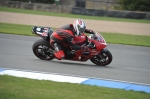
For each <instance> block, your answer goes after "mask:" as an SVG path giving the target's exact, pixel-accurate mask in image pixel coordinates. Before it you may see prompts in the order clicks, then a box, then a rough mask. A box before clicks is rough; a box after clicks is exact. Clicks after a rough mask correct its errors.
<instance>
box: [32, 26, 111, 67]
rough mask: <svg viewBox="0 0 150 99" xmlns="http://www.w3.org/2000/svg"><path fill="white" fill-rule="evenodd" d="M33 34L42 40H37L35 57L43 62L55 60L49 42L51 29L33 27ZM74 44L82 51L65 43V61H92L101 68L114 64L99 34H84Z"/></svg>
mask: <svg viewBox="0 0 150 99" xmlns="http://www.w3.org/2000/svg"><path fill="white" fill-rule="evenodd" d="M32 33H33V34H36V35H38V36H40V37H42V39H39V40H37V41H36V42H35V43H34V44H33V46H32V50H33V53H34V54H35V56H37V57H38V58H39V59H42V60H52V59H55V56H54V54H53V53H54V49H53V47H51V45H50V43H49V40H50V36H51V34H52V33H53V30H52V29H51V28H50V27H36V26H33V27H32ZM74 42H75V43H76V44H77V45H79V46H81V50H76V51H75V50H72V49H71V48H70V46H69V44H67V43H65V42H63V43H62V48H63V51H64V53H65V57H64V58H63V59H65V60H73V61H82V62H85V61H87V60H90V61H91V62H92V63H94V64H96V65H99V66H106V65H108V64H110V63H111V62H112V59H113V57H112V54H111V53H110V51H109V50H108V49H107V47H106V46H107V44H106V41H105V39H104V38H103V36H102V35H101V34H99V33H97V32H96V33H95V34H90V35H88V36H87V35H86V34H85V33H82V34H81V35H80V36H75V38H74ZM85 46H88V47H89V49H88V50H84V47H85Z"/></svg>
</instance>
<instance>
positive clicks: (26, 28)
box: [0, 23, 150, 46]
mask: <svg viewBox="0 0 150 99" xmlns="http://www.w3.org/2000/svg"><path fill="white" fill-rule="evenodd" d="M31 29H32V26H30V25H20V24H9V23H0V32H1V33H8V34H18V35H28V36H34V35H35V34H32V33H31ZM53 29H55V28H53ZM101 34H102V35H103V36H104V38H105V40H106V42H107V43H114V44H128V45H138V46H150V36H138V35H129V34H116V33H101Z"/></svg>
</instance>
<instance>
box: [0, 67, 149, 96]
mask: <svg viewBox="0 0 150 99" xmlns="http://www.w3.org/2000/svg"><path fill="white" fill-rule="evenodd" d="M0 75H11V76H16V77H25V78H30V79H37V80H51V81H57V82H69V83H79V84H88V85H94V86H103V87H109V88H118V89H124V90H133V91H144V92H147V93H150V85H144V84H137V83H131V82H123V81H114V80H106V79H93V78H86V77H77V76H70V75H60V74H54V73H50V74H49V73H41V72H35V71H23V70H12V69H3V68H0Z"/></svg>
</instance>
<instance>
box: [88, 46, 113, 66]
mask: <svg viewBox="0 0 150 99" xmlns="http://www.w3.org/2000/svg"><path fill="white" fill-rule="evenodd" d="M112 59H113V57H112V54H111V53H110V52H109V50H107V49H105V50H103V51H101V53H100V54H98V55H97V56H95V57H93V58H91V59H90V60H91V62H93V63H94V64H96V65H99V66H106V65H108V64H110V63H111V62H112Z"/></svg>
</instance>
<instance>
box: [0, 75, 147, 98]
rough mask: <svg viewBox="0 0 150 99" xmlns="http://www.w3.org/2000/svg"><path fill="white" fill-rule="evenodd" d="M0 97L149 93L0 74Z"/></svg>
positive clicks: (63, 96)
mask: <svg viewBox="0 0 150 99" xmlns="http://www.w3.org/2000/svg"><path fill="white" fill-rule="evenodd" d="M0 85H1V86H0V99H149V98H150V94H148V93H144V92H134V91H126V90H121V89H113V88H105V87H97V86H90V85H83V84H71V83H62V82H61V83H60V82H53V81H46V80H34V79H27V78H19V77H13V76H8V75H0Z"/></svg>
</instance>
